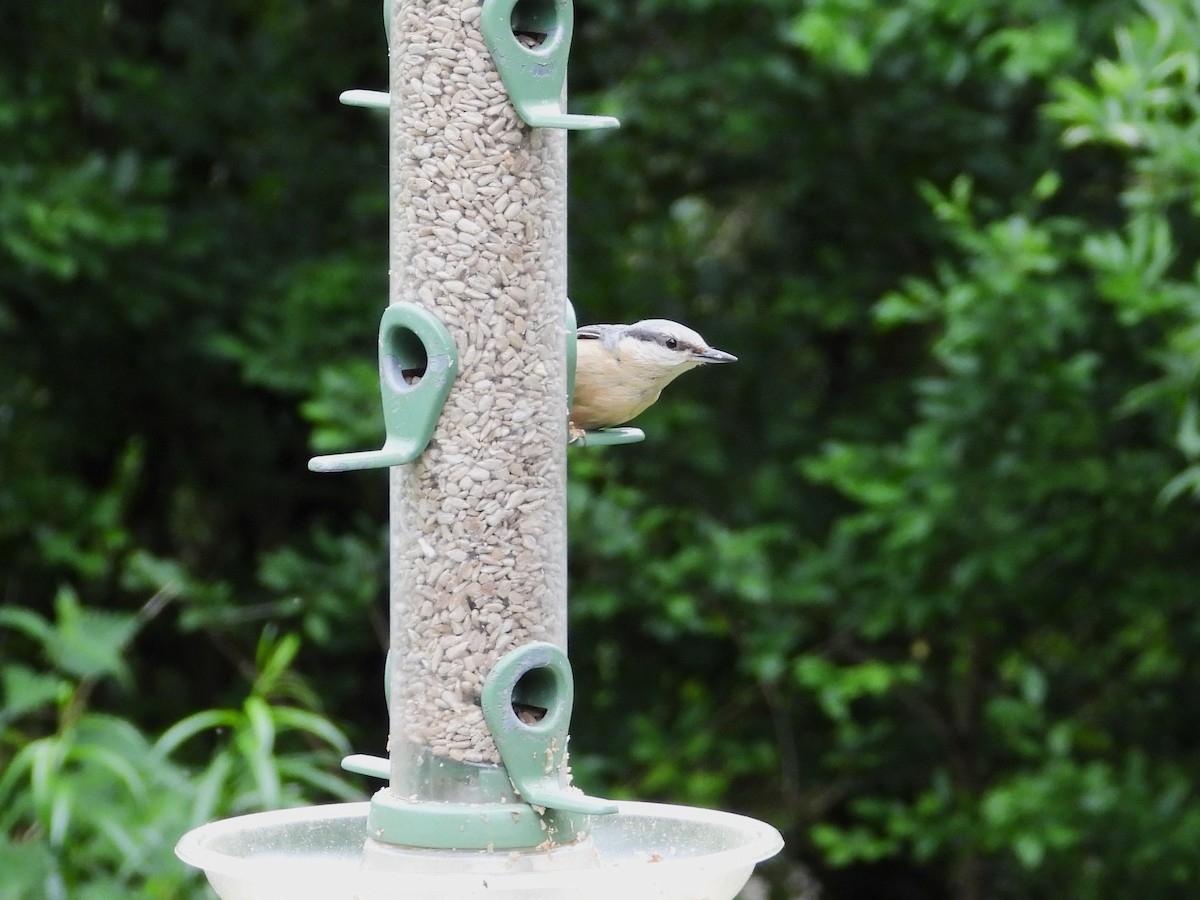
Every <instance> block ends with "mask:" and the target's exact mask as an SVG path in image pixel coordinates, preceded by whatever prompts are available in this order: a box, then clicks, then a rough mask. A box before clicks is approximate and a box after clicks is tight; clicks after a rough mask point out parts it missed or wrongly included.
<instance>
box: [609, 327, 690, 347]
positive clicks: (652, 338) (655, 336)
mask: <svg viewBox="0 0 1200 900" xmlns="http://www.w3.org/2000/svg"><path fill="white" fill-rule="evenodd" d="M625 336H626V337H631V338H633V339H634V340H638V341H649V342H650V343H652V344H661V345H662V346H664V347H666V348H667V349H668V350H692V349H694V348H693V347H692V345H691V344H689V343H688V342H687V341H681V340H680V339H679V338H676V337H672V336H671V335H669V334H663V333H662V332H661V331H651V330H650V329H647V328H630V329H629V330H628V331H627V332H625Z"/></svg>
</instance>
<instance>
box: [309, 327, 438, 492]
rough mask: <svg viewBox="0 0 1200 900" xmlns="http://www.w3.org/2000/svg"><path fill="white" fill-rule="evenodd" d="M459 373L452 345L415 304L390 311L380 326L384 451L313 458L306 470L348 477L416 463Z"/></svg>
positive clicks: (380, 384) (380, 378)
mask: <svg viewBox="0 0 1200 900" xmlns="http://www.w3.org/2000/svg"><path fill="white" fill-rule="evenodd" d="M457 372H458V351H457V350H456V349H455V346H454V339H453V338H452V337H451V336H450V332H449V331H447V330H446V326H445V325H443V324H442V323H441V322H440V321H438V319H437V317H436V316H434V315H433V314H432V313H430V312H428V311H427V310H425V309H423V308H421V307H420V306H417V305H416V304H413V303H395V304H393V305H391V306H389V307H388V308H387V309H386V310H385V311H384V313H383V318H382V319H381V320H380V323H379V389H380V393H381V395H382V400H383V424H384V430H385V432H386V434H387V437H386V439H385V440H384V444H383V447H382V448H380V449H379V450H363V451H358V452H355V453H335V454H332V455H329V456H315V457H313V458H312V459H310V460H309V462H308V467H309V468H310V469H311V470H312V471H314V472H350V471H354V470H356V469H382V468H387V467H389V466H401V465H405V464H407V463H410V462H412V461H413V460H414V459H416V458H417V457H418V456H420V455H421V453H422V452H423V451H424V450H425V448H426V447H427V446H428V445H429V440H430V438H432V437H433V430H434V428H436V427H437V422H438V418H439V417H440V416H441V413H442V407H443V405H445V403H446V397H447V395H448V394H449V393H450V386H451V384H452V383H453V381H454V377H455V375H456V374H457Z"/></svg>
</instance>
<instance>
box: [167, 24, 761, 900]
mask: <svg viewBox="0 0 1200 900" xmlns="http://www.w3.org/2000/svg"><path fill="white" fill-rule="evenodd" d="M385 10H387V12H386V13H385V21H386V24H387V27H388V33H389V36H390V40H389V47H390V60H391V64H390V89H389V91H388V92H386V93H383V92H366V91H353V92H348V93H347V94H345V95H343V98H342V99H343V101H344V102H348V103H351V104H355V105H364V106H383V105H385V104H386V106H387V108H388V109H389V110H390V174H389V179H390V192H391V193H390V229H391V235H390V237H391V240H390V250H389V256H390V274H391V277H390V290H389V298H388V301H389V302H388V305H387V307H386V309H385V311H384V312H383V316H382V319H381V322H380V330H379V344H378V354H379V375H380V396H381V401H382V404H383V413H384V416H383V418H384V426H385V432H386V434H385V437H384V440H383V446H382V447H381V448H380V449H378V450H365V451H360V452H356V453H346V454H335V455H331V456H323V457H317V458H315V459H313V460H312V461H311V462H310V468H312V469H313V470H314V471H319V472H338V471H346V470H351V469H362V468H388V469H389V470H390V487H389V491H390V498H391V502H390V514H391V540H390V559H391V601H390V605H391V609H390V620H391V644H390V650H389V654H388V660H387V664H386V673H387V674H386V682H387V707H388V712H389V719H390V727H389V742H388V755H387V757H386V758H384V757H382V756H380V757H376V756H371V755H356V756H352V757H350V758H348V759H347V760H346V761H345V762H344V766H345V767H346V768H348V769H350V770H351V771H355V772H360V773H364V774H367V775H371V776H374V777H377V778H380V779H382V780H384V781H386V785H384V786H383V787H381V788H380V789H379V790H378V792H377V793H376V794H375V795H374V797H373V798H372V799H371V800H370V801H369V802H363V803H352V804H337V805H333V806H318V807H310V808H305V809H299V810H283V811H278V812H268V813H260V814H256V815H250V816H243V817H239V818H235V819H230V820H226V821H223V822H216V823H213V824H210V825H207V826H203V827H201V828H199V829H196V830H195V831H193V832H190V833H189V834H187V835H185V836H184V838H183V840H182V841H181V842H180V844H179V847H178V853H179V855H180V856H181V857H182V858H183V859H184V860H185V861H187V862H189V863H191V864H193V865H196V866H198V867H200V868H203V869H204V870H205V872H206V873H207V875H208V878H209V880H210V882H211V883H212V885H213V887H214V888H215V889H216V891H217V893H218V894H219V895H220V896H221V897H222V898H224V900H233V898H238V900H252V898H268V897H270V898H277V897H290V898H312V900H341V898H345V900H350V898H368V897H370V898H376V897H377V898H384V897H387V898H399V897H404V898H434V897H438V898H440V897H446V898H451V897H452V898H456V900H457V898H464V897H476V896H479V897H485V896H486V897H492V896H495V895H497V894H507V895H508V896H512V897H521V898H525V897H538V898H541V897H544V898H551V897H570V898H579V897H596V898H600V897H603V898H605V900H610V898H612V897H614V896H617V895H618V892H620V894H622V895H624V896H627V897H631V898H636V897H661V898H672V897H680V898H683V897H688V898H714V900H720V898H730V897H733V896H734V895H735V894H736V893H737V891H738V890H740V888H741V886H742V884H744V883H745V881H746V879H747V878H748V877H749V875H750V872H751V870H752V868H753V866H754V864H755V863H756V862H758V861H759V860H761V859H764V858H766V857H768V856H770V855H773V854H774V853H775V852H777V851H778V850H779V848H780V846H781V845H782V841H781V839H780V837H779V834H778V832H777V831H775V829H773V828H771V827H770V826H768V825H765V824H763V823H761V822H756V821H754V820H751V819H746V818H744V817H741V816H735V815H732V814H729V813H722V812H715V811H710V810H697V809H689V808H685V807H678V806H668V805H662V804H645V803H614V802H610V801H608V800H604V799H600V798H595V797H590V796H587V795H585V794H584V793H583V792H582V791H580V790H578V789H577V788H575V787H574V786H573V785H572V784H571V780H570V770H569V766H568V760H567V752H566V751H567V741H568V737H569V723H570V717H571V714H572V712H573V708H574V699H575V696H574V687H573V680H572V677H571V667H570V663H569V660H568V656H567V653H566V648H567V541H566V487H567V481H566V479H567V467H566V452H567V440H568V435H567V410H568V396H569V392H570V382H571V380H572V377H573V372H572V366H573V346H572V342H573V339H574V316H573V313H572V312H571V310H570V304H569V303H568V302H567V299H566V297H567V271H566V258H567V241H566V235H567V231H566V193H567V184H566V139H567V134H566V131H567V130H568V129H579V128H608V127H613V126H615V125H616V124H617V123H616V121H615V120H613V119H609V118H605V117H590V116H582V115H572V114H568V113H566V112H565V104H564V102H563V101H564V97H565V92H564V88H563V85H564V83H565V78H566V64H567V54H568V50H569V47H570V41H571V30H572V10H571V4H570V0H483V2H482V4H480V3H479V2H478V0H399V2H397V3H396V4H395V7H394V9H388V7H387V6H386V5H385ZM635 432H636V433H635ZM638 437H640V432H637V430H636V429H622V430H620V432H616V433H614V434H611V435H608V436H605V435H604V434H603V433H598V434H597V436H596V440H594V441H591V440H589V442H590V443H618V442H625V441H628V440H636V439H637V438H638ZM650 863H654V864H653V865H650Z"/></svg>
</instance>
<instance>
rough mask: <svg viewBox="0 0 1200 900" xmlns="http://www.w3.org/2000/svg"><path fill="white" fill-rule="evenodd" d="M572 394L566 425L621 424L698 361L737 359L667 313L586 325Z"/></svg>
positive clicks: (575, 434) (576, 428)
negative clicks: (666, 316) (628, 322)
mask: <svg viewBox="0 0 1200 900" xmlns="http://www.w3.org/2000/svg"><path fill="white" fill-rule="evenodd" d="M575 338H576V342H575V348H576V350H575V396H574V399H573V400H572V403H571V411H570V417H569V422H568V431H569V434H570V440H571V441H572V442H574V441H578V440H579V439H580V438H582V437H583V433H584V432H585V431H593V430H595V429H598V428H609V427H612V426H614V425H623V424H624V423H626V422H629V421H631V420H632V419H634V418H636V417H637V416H639V415H641V414H642V413H643V412H645V411H646V410H647V409H648V408H649V407H650V406H652V405H653V404H654V402H655V401H656V400H658V397H659V395H660V394H661V393H662V390H663V388H665V387H666V386H667V385H668V384H670V383H671V382H672V381H674V380H675V379H676V378H678V377H679V376H680V375H682V374H683V373H684V372H687V371H688V370H690V369H694V368H696V367H697V366H703V365H707V364H709V363H731V362H737V357H736V356H734V355H733V354H732V353H726V352H725V351H724V350H717V349H716V348H714V347H710V346H708V343H707V342H706V341H705V340H704V338H702V337H701V336H700V335H699V334H697V333H696V332H695V331H693V330H692V329H690V328H688V327H687V326H686V325H680V324H679V323H678V322H672V321H671V320H670V319H643V320H642V321H640V322H634V323H633V324H632V325H584V326H583V327H581V328H579V329H578V330H577V331H576V333H575Z"/></svg>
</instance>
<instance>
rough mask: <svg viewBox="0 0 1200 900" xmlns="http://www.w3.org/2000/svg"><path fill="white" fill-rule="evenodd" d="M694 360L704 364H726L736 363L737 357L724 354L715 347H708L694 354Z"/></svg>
mask: <svg viewBox="0 0 1200 900" xmlns="http://www.w3.org/2000/svg"><path fill="white" fill-rule="evenodd" d="M696 359H698V360H700V362H705V363H726V362H737V357H736V356H734V355H733V354H732V353H726V352H725V351H724V350H718V349H717V348H716V347H709V348H708V349H707V350H704V351H702V352H700V353H697V354H696Z"/></svg>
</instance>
